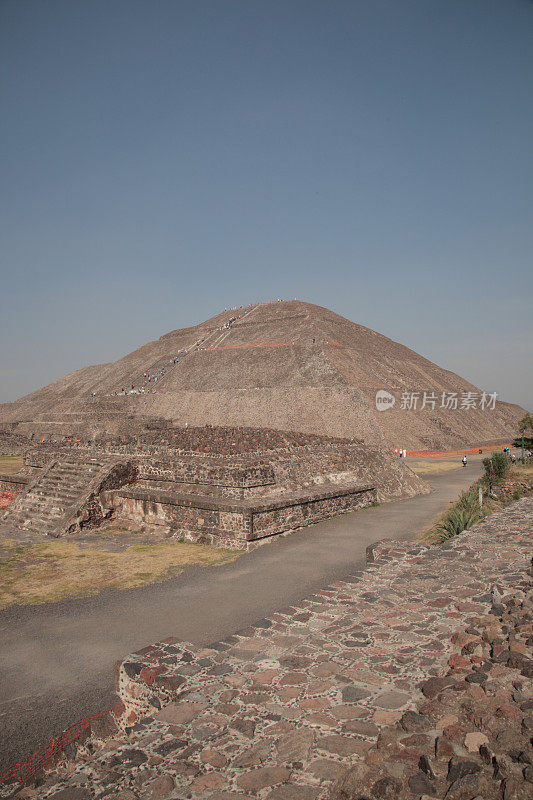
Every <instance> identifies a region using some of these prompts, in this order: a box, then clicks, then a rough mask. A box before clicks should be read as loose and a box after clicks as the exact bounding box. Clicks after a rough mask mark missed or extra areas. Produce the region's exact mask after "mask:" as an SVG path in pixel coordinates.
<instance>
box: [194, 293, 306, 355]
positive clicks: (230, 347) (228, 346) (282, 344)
mask: <svg viewBox="0 0 533 800" xmlns="http://www.w3.org/2000/svg"><path fill="white" fill-rule="evenodd" d="M274 302H275V301H274ZM291 344H294V342H264V343H261V344H223V345H221V346H220V347H201V348H200V350H201V351H202V352H205V351H206V350H234V349H237V348H241V347H287V346H289V345H291Z"/></svg>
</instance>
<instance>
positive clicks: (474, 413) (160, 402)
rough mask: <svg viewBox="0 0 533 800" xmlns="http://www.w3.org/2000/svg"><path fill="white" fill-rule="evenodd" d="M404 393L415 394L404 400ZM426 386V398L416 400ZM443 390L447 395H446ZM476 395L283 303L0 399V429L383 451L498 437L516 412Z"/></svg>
mask: <svg viewBox="0 0 533 800" xmlns="http://www.w3.org/2000/svg"><path fill="white" fill-rule="evenodd" d="M484 388H487V390H488V391H491V387H484ZM382 389H384V390H386V391H388V392H390V393H393V394H394V396H395V397H396V398H397V401H396V403H395V405H394V406H393V407H389V408H388V410H386V411H378V410H377V408H376V403H375V400H376V392H377V391H378V390H382ZM403 392H407V393H409V395H410V394H411V393H413V394H414V395H416V402H413V404H408V407H406V408H403V407H402V406H401V402H400V399H401V395H402V393H403ZM424 392H426V393H427V396H428V398H430V397H431V396H433V400H431V399H429V400H427V402H426V403H424ZM443 393H444V395H445V401H444V402H443V400H442V397H443ZM453 395H454V396H455V400H456V401H457V402H456V403H455V404H454V402H453V401H450V402H449V403H448V399H447V398H449V397H450V396H453ZM481 395H482V392H481V390H480V389H478V388H477V387H476V386H474V385H473V384H472V383H470V382H469V381H468V380H466V379H464V378H461V377H460V376H458V375H455V374H454V373H453V372H450V371H449V370H445V369H442V368H441V367H439V366H437V365H436V364H433V363H432V362H431V361H428V359H426V358H423V357H422V356H420V355H418V354H417V353H415V352H413V351H412V350H410V349H409V348H407V347H404V346H403V345H401V344H398V343H397V342H394V341H392V340H391V339H389V338H387V337H386V336H382V335H381V334H379V333H376V331H373V330H370V329H369V328H365V327H363V326H362V325H357V324H355V323H353V322H350V321H349V320H347V319H345V318H343V317H341V316H339V315H338V314H334V313H333V312H332V311H329V310H328V309H326V308H321V307H320V306H316V305H313V304H311V303H305V302H301V301H298V300H291V301H283V302H274V303H257V304H254V305H250V306H246V307H242V308H238V309H230V310H227V311H224V312H223V313H221V314H218V315H216V316H214V317H212V318H211V319H209V320H207V321H206V322H203V323H200V324H198V325H194V326H192V327H190V328H179V329H177V330H174V331H171V332H170V333H167V334H165V335H163V336H161V337H160V338H159V339H157V340H155V341H152V342H148V343H147V344H145V345H143V346H142V347H139V348H138V349H137V350H135V351H133V352H132V353H130V354H128V355H126V356H124V358H121V359H119V360H118V361H115V362H113V363H109V364H97V365H94V366H89V367H83V368H82V369H80V370H77V371H76V372H73V373H72V374H70V375H66V376H65V377H63V378H61V379H59V380H57V381H55V382H54V383H51V384H50V385H48V386H45V387H43V388H42V389H39V390H37V391H35V392H33V393H32V394H29V395H27V396H25V397H22V398H20V399H19V400H17V401H15V402H13V403H6V404H0V430H1V428H2V426H3V427H4V429H5V430H8V429H9V430H10V432H11V435H12V436H15V435H23V436H26V437H28V438H33V440H34V441H41V440H42V439H49V440H52V441H53V440H58V441H61V440H62V439H63V438H65V437H74V438H78V439H82V440H92V439H94V437H98V436H100V435H101V434H102V433H104V432H105V433H106V434H107V435H109V436H128V435H129V433H130V430H131V427H132V426H133V427H135V426H136V425H138V424H141V425H142V424H144V423H147V424H153V423H154V422H155V423H156V424H157V422H158V421H159V420H166V421H167V422H168V423H170V424H172V425H175V426H177V427H184V426H185V425H187V424H188V425H190V426H196V427H199V426H200V427H201V426H204V425H206V424H208V425H216V426H237V427H240V426H244V427H247V428H255V429H257V428H274V429H278V430H284V431H291V432H293V433H294V432H300V431H301V432H304V433H306V434H318V435H327V436H330V437H336V436H340V437H342V438H357V439H361V440H363V441H364V442H365V443H367V444H372V445H374V446H379V447H383V446H389V447H390V448H393V449H394V448H406V449H410V450H449V449H454V448H458V447H469V446H474V445H479V444H484V443H486V444H487V445H491V444H497V443H500V442H503V443H507V442H508V441H509V440H510V438H514V436H515V431H516V422H517V420H518V419H520V418H521V417H522V416H523V415H524V409H521V408H519V407H518V406H516V405H512V404H509V403H504V402H500V401H499V400H498V402H496V403H495V406H494V408H492V409H487V408H482V407H481V405H480V398H481ZM426 399H427V398H426ZM463 399H465V400H466V401H468V402H464V403H463ZM473 400H474V401H475V400H477V402H472V401H473Z"/></svg>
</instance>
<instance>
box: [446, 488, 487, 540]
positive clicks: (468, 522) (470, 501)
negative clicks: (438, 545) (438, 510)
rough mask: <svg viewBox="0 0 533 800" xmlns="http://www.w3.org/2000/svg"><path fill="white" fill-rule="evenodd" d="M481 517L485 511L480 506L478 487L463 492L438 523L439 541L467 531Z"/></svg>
mask: <svg viewBox="0 0 533 800" xmlns="http://www.w3.org/2000/svg"><path fill="white" fill-rule="evenodd" d="M480 519H483V512H482V511H481V509H480V507H479V501H478V493H477V488H476V489H474V490H472V489H470V490H469V491H467V492H463V493H462V494H461V496H460V498H459V500H458V501H457V503H456V504H455V505H454V507H453V508H451V509H450V510H449V511H448V512H447V514H446V516H445V517H444V519H443V520H442V522H441V523H440V524H439V525H437V534H438V538H439V541H441V542H444V541H446V539H451V538H452V537H453V536H457V534H459V533H462V532H463V531H467V530H468V529H469V528H471V527H472V525H475V524H476V522H479V521H480Z"/></svg>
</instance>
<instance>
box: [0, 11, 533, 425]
mask: <svg viewBox="0 0 533 800" xmlns="http://www.w3.org/2000/svg"><path fill="white" fill-rule="evenodd" d="M532 40H533V3H531V2H529V1H528V0H506V1H505V2H502V0H493V1H491V0H468V2H465V0H371V1H370V0H365V2H360V1H359V0H349V1H346V2H345V1H344V0H337V1H336V0H330V2H324V1H323V0H321V1H320V2H319V1H318V0H305V1H304V0H283V1H282V2H278V0H263V1H262V2H254V0H213V1H212V2H203V1H202V0H194V1H193V0H187V1H185V0H113V2H109V0H91V2H86V0H83V1H82V0H47V2H42V0H2V2H1V3H0V86H1V88H0V91H1V104H2V109H3V112H4V113H3V115H2V116H3V120H2V124H1V129H0V152H1V154H2V156H1V165H0V180H1V183H2V187H3V191H2V199H1V201H0V202H1V204H2V207H1V209H0V211H1V214H0V234H1V237H2V247H1V250H0V253H1V256H0V257H1V272H2V276H1V277H2V280H1V284H0V287H1V288H0V292H1V294H0V327H1V330H0V333H1V341H2V343H3V345H4V346H3V347H2V348H0V351H1V352H0V401H9V400H12V399H15V398H16V397H17V396H20V395H21V394H24V393H26V392H28V391H31V390H33V389H35V388H37V387H38V386H40V385H43V384H44V383H47V382H49V381H50V380H53V379H55V378H57V377H59V376H60V375H62V374H65V373H67V372H71V371H72V370H74V369H76V368H78V367H80V366H83V365H85V364H90V363H99V362H102V361H111V360H114V359H116V358H118V357H120V356H121V355H124V354H125V353H126V352H129V351H130V350H132V349H134V348H135V347H137V346H139V345H141V344H143V343H144V342H146V341H148V340H150V339H154V338H157V337H159V336H160V335H161V334H163V333H166V332H168V331H169V330H172V329H174V328H177V327H182V326H185V325H189V324H194V323H196V322H199V321H201V320H203V319H205V318H207V317H209V316H211V315H213V314H215V313H217V312H218V311H220V310H221V309H223V308H224V307H226V306H232V305H240V304H245V303H248V302H251V301H254V300H256V299H270V298H276V297H282V298H293V297H297V298H299V299H303V300H308V301H310V302H314V303H318V304H319V305H324V306H327V307H329V308H331V309H332V310H334V311H336V312H338V313H340V314H342V315H344V316H346V317H348V318H349V319H351V320H353V321H355V322H359V323H361V324H363V325H367V326H369V327H371V328H373V329H375V330H377V331H379V332H381V333H384V334H386V335H387V336H390V337H391V338H393V339H395V340H397V341H400V342H402V343H403V344H406V345H408V346H409V347H412V348H413V349H414V350H416V351H418V352H420V353H421V354H423V355H425V356H427V357H428V358H430V359H431V360H433V361H435V362H437V363H438V364H440V365H441V366H444V367H446V368H448V369H452V370H454V371H456V372H458V373H459V374H461V375H463V376H464V377H465V378H468V379H470V380H472V381H473V382H474V383H475V384H477V385H478V386H480V387H481V388H485V389H487V390H490V391H498V392H499V393H500V395H501V396H502V398H503V399H506V400H509V401H513V402H519V403H521V404H522V405H524V406H526V407H529V408H530V409H531V408H533V382H532V377H531V376H532V373H533V370H532V369H531V342H532V339H533V337H532V335H531V334H532V321H531V317H532V315H531V297H532V292H531V289H532V274H533V270H532V269H531V260H532V253H533V219H532V216H533V215H532V208H533V203H532V186H533V181H532V177H533V175H532V172H533V155H532V151H533V148H532V142H533V96H532V95H533V89H532V87H533V47H532V46H531V42H532Z"/></svg>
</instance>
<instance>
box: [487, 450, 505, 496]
mask: <svg viewBox="0 0 533 800" xmlns="http://www.w3.org/2000/svg"><path fill="white" fill-rule="evenodd" d="M483 466H484V467H485V473H486V475H487V478H488V480H489V487H490V488H489V491H492V484H493V482H494V483H496V484H498V483H500V482H501V480H502V479H503V478H504V477H505V475H506V474H507V471H508V469H509V461H508V459H507V457H506V456H505V453H493V454H492V455H491V456H490V457H487V458H484V459H483Z"/></svg>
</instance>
